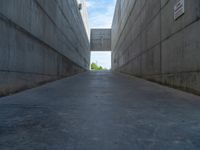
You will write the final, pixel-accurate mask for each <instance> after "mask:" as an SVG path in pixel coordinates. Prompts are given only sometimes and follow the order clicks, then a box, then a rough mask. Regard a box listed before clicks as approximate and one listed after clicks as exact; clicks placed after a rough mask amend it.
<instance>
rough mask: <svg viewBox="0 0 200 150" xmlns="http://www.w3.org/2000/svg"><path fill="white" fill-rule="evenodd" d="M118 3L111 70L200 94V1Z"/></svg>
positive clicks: (114, 23)
mask: <svg viewBox="0 0 200 150" xmlns="http://www.w3.org/2000/svg"><path fill="white" fill-rule="evenodd" d="M177 2H178V0H128V1H127V0H118V1H117V6H116V10H115V16H114V20H113V25H112V68H113V70H115V71H120V72H123V73H127V74H131V75H135V76H138V77H142V78H145V79H149V80H153V81H156V82H160V83H163V84H167V85H170V86H173V87H177V88H181V89H184V90H188V91H191V92H196V93H198V94H200V20H199V18H200V1H199V0H185V13H184V14H183V15H182V16H180V17H179V18H178V19H176V20H175V19H174V6H175V5H176V4H177Z"/></svg>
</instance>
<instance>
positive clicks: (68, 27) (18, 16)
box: [0, 0, 90, 95]
mask: <svg viewBox="0 0 200 150" xmlns="http://www.w3.org/2000/svg"><path fill="white" fill-rule="evenodd" d="M89 49H90V47H89V40H88V36H87V33H86V30H85V27H84V24H83V20H82V18H81V14H80V11H79V9H78V4H77V1H76V0H70V1H66V0H14V1H13V0H1V1H0V95H1V94H7V93H9V92H12V91H15V90H19V89H21V88H27V87H31V86H33V85H35V84H38V83H41V82H46V81H49V80H54V79H57V78H61V77H63V76H68V75H73V74H76V73H79V72H83V71H85V70H87V69H88V68H89V62H90V51H89Z"/></svg>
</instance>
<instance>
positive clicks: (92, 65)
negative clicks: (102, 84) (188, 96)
mask: <svg viewBox="0 0 200 150" xmlns="http://www.w3.org/2000/svg"><path fill="white" fill-rule="evenodd" d="M91 70H95V71H98V70H108V69H106V68H103V67H102V66H98V65H97V64H96V63H94V62H93V63H92V64H91Z"/></svg>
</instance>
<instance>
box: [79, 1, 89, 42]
mask: <svg viewBox="0 0 200 150" xmlns="http://www.w3.org/2000/svg"><path fill="white" fill-rule="evenodd" d="M77 2H78V5H80V4H81V7H82V8H81V9H80V8H79V9H80V12H81V16H82V19H83V23H84V25H85V29H86V32H87V35H88V39H90V26H89V18H88V9H87V3H86V0H77Z"/></svg>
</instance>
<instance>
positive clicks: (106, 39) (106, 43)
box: [90, 29, 111, 51]
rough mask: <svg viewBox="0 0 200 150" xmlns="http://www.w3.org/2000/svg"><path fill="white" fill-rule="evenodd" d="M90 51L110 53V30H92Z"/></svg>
mask: <svg viewBox="0 0 200 150" xmlns="http://www.w3.org/2000/svg"><path fill="white" fill-rule="evenodd" d="M90 38H91V39H90V50H91V51H111V29H92V30H91V37H90Z"/></svg>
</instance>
